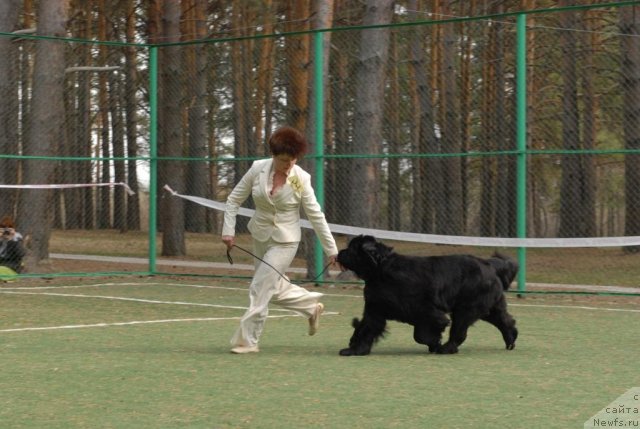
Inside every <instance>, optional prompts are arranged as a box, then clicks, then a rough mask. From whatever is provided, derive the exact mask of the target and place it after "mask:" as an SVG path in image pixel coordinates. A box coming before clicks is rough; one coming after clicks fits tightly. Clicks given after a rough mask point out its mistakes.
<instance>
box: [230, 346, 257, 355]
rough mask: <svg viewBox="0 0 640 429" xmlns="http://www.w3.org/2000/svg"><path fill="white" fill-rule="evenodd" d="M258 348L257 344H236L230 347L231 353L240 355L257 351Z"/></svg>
mask: <svg viewBox="0 0 640 429" xmlns="http://www.w3.org/2000/svg"><path fill="white" fill-rule="evenodd" d="M259 351H260V349H259V348H258V346H257V345H255V346H236V347H234V348H232V349H231V353H234V354H237V355H241V354H245V353H258V352H259Z"/></svg>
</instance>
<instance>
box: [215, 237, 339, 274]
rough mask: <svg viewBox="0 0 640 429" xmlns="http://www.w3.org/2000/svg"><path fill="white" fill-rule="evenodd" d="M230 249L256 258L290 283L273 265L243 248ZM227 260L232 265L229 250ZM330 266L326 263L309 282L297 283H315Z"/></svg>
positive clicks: (235, 245) (228, 250)
mask: <svg viewBox="0 0 640 429" xmlns="http://www.w3.org/2000/svg"><path fill="white" fill-rule="evenodd" d="M231 247H232V248H233V247H235V248H237V249H240V250H242V251H243V252H244V253H247V254H248V255H251V256H252V257H254V258H256V259H257V260H258V261H260V262H262V263H263V264H266V265H268V266H269V267H271V269H272V270H273V271H275V272H276V273H278V275H279V276H280V277H282V278H283V279H284V280H286V281H288V282H289V283H291V280H289V279H288V278H287V277H286V276H285V275H284V274H282V273H281V272H280V271H278V270H277V269H276V267H274V266H273V265H271V264H270V263H268V262H267V261H265V260H264V259H262V258H260V257H259V256H257V255H255V254H253V253H252V252H250V251H249V250H247V249H245V248H244V247H240V246H238V245H237V244H234V245H233V246H231ZM227 260H228V261H229V263H230V264H231V265H233V258H232V257H231V248H227ZM330 266H331V263H328V264H327V265H326V266H325V267H324V269H323V270H322V271H320V274H318V275H317V276H315V277H314V278H313V279H311V280H304V281H301V282H298V283H313V282H315V281H317V280H318V279H319V278H321V277H322V275H323V274H324V273H325V272H326V271H327V270H328V269H329V267H330Z"/></svg>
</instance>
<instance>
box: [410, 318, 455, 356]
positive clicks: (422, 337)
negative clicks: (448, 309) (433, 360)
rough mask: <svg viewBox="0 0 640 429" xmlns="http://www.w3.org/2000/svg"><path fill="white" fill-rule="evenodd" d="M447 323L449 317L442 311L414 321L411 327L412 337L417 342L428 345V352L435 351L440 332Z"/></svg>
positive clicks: (440, 335) (440, 337)
mask: <svg viewBox="0 0 640 429" xmlns="http://www.w3.org/2000/svg"><path fill="white" fill-rule="evenodd" d="M448 325H449V319H448V318H447V316H446V315H445V314H444V313H439V314H436V315H435V317H433V318H431V319H426V320H421V321H419V322H416V323H415V324H414V327H413V339H414V340H415V341H416V343H418V344H424V345H426V346H428V347H429V353H435V352H436V351H438V349H439V348H440V341H441V340H442V333H443V332H444V330H445V328H446V327H447V326H448Z"/></svg>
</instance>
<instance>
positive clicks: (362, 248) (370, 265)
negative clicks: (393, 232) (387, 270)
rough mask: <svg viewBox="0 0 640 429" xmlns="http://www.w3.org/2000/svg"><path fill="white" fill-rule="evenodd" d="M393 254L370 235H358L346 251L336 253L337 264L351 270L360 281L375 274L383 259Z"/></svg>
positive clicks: (389, 248) (390, 248) (390, 249)
mask: <svg viewBox="0 0 640 429" xmlns="http://www.w3.org/2000/svg"><path fill="white" fill-rule="evenodd" d="M392 252H393V248H392V247H389V246H386V245H384V244H382V243H380V242H379V241H377V240H376V239H375V238H374V237H372V236H370V235H359V236H357V237H354V238H352V239H351V241H350V242H349V245H348V246H347V248H346V249H342V250H341V251H340V252H338V258H337V259H338V263H339V264H340V265H342V266H343V267H344V268H346V269H347V270H351V271H353V272H354V273H356V275H357V276H358V277H360V278H361V279H364V280H366V279H367V277H370V276H371V275H373V274H375V273H376V272H377V271H378V267H379V266H380V264H381V263H382V261H384V259H385V258H386V257H387V256H389V254H391V253H392Z"/></svg>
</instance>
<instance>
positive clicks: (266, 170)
mask: <svg viewBox="0 0 640 429" xmlns="http://www.w3.org/2000/svg"><path fill="white" fill-rule="evenodd" d="M272 165H273V158H271V159H269V160H267V162H265V163H264V166H263V167H262V170H261V171H260V190H261V191H262V193H263V194H264V196H265V198H266V199H267V201H269V202H270V203H271V204H273V201H272V199H271V195H270V194H269V175H270V174H271V167H272Z"/></svg>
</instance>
